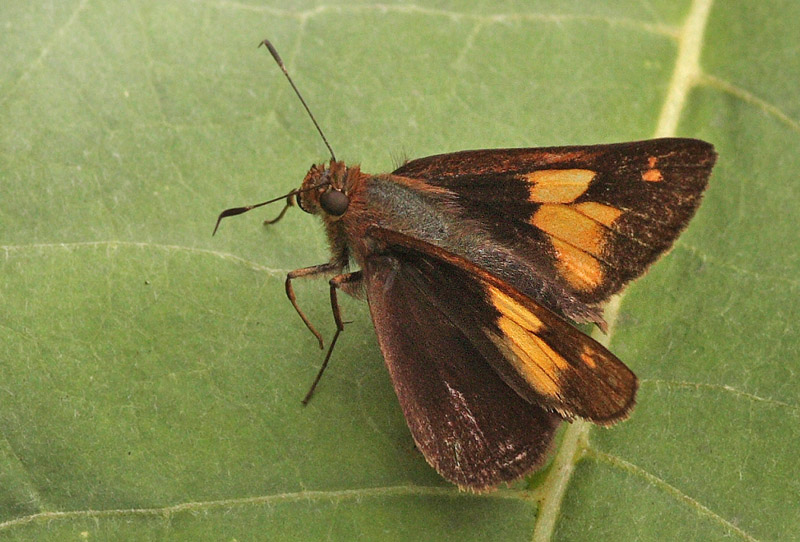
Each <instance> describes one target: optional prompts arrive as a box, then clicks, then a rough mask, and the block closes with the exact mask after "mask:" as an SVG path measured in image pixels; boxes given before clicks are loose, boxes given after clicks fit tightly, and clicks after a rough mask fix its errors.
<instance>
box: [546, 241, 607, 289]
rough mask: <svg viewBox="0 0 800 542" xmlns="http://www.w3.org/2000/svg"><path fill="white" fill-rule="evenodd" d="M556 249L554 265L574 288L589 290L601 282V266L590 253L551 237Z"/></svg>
mask: <svg viewBox="0 0 800 542" xmlns="http://www.w3.org/2000/svg"><path fill="white" fill-rule="evenodd" d="M550 241H551V242H552V243H553V248H554V249H555V251H556V266H557V268H558V270H559V272H560V273H561V275H562V276H563V277H564V278H565V279H566V280H567V282H569V284H570V285H571V286H572V287H573V288H575V289H576V290H581V291H584V292H591V291H592V290H594V289H595V288H597V287H598V286H600V284H602V282H603V266H602V264H601V263H600V262H599V261H598V260H597V259H596V258H594V256H592V255H591V254H587V253H586V252H584V251H582V250H580V249H578V248H576V247H574V246H572V245H570V244H568V243H565V242H564V241H561V240H559V239H556V238H554V237H551V239H550Z"/></svg>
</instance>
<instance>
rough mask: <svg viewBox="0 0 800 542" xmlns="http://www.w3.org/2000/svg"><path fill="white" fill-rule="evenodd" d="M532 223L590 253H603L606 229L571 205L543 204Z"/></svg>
mask: <svg viewBox="0 0 800 542" xmlns="http://www.w3.org/2000/svg"><path fill="white" fill-rule="evenodd" d="M531 224H533V225H534V226H536V227H537V228H539V229H540V230H542V231H543V232H546V233H549V234H550V235H551V236H552V237H554V238H556V239H560V240H561V241H565V242H567V243H569V244H570V245H573V246H575V247H577V248H579V249H581V250H583V251H585V252H588V253H589V254H593V255H595V256H600V255H601V253H602V250H603V238H604V236H605V230H604V229H603V227H602V226H601V225H600V224H598V223H597V222H595V221H594V220H592V219H591V218H589V217H588V216H586V215H584V214H581V213H580V212H578V211H577V210H576V209H575V208H573V207H572V206H570V205H558V204H545V205H542V206H541V207H539V209H538V210H537V211H536V213H534V215H533V217H532V218H531Z"/></svg>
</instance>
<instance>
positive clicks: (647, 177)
mask: <svg viewBox="0 0 800 542" xmlns="http://www.w3.org/2000/svg"><path fill="white" fill-rule="evenodd" d="M656 162H658V158H656V157H655V156H651V157H650V158H649V159H648V161H647V165H648V166H650V169H648V170H647V171H645V172H644V173H642V180H644V181H647V182H650V183H657V182H660V181H663V180H664V176H663V175H661V172H660V171H659V170H658V169H656Z"/></svg>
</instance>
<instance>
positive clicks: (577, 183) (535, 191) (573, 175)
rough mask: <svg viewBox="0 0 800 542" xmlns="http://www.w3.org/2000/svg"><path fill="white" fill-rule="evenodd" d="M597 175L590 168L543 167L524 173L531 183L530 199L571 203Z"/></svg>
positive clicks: (539, 201)
mask: <svg viewBox="0 0 800 542" xmlns="http://www.w3.org/2000/svg"><path fill="white" fill-rule="evenodd" d="M596 175H597V173H596V172H594V171H592V170H589V169H543V170H539V171H533V172H531V173H528V174H527V175H524V176H523V178H524V179H525V181H527V182H528V183H530V185H531V186H530V189H529V190H530V195H529V197H528V200H529V201H532V202H534V203H570V202H573V201H575V199H577V198H578V197H579V196H580V195H581V194H583V193H584V192H586V189H587V188H589V183H591V182H592V179H594V178H595V176H596Z"/></svg>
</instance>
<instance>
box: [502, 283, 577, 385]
mask: <svg viewBox="0 0 800 542" xmlns="http://www.w3.org/2000/svg"><path fill="white" fill-rule="evenodd" d="M488 293H489V297H490V300H491V302H492V304H493V305H494V307H495V308H496V309H497V310H498V311H499V312H500V317H499V318H498V320H497V327H498V328H500V331H501V335H497V334H495V333H489V334H488V335H489V338H490V339H491V340H492V342H494V343H495V345H496V346H497V347H498V348H499V349H500V351H501V352H504V353H505V355H506V356H507V359H508V360H509V361H510V362H511V364H512V365H513V367H514V369H516V371H517V372H518V373H519V374H520V375H521V376H522V377H523V378H524V379H525V381H526V382H528V383H529V384H530V385H531V386H532V387H533V388H534V389H536V391H537V392H539V393H541V394H542V395H545V396H549V397H558V396H559V395H560V390H561V386H560V385H559V383H558V373H559V372H561V371H563V370H566V369H568V368H569V363H568V362H567V360H565V359H564V358H563V357H562V356H561V355H559V354H558V353H557V352H556V351H555V350H553V349H552V348H551V347H550V346H549V345H548V344H547V343H546V342H545V341H544V340H542V339H541V337H539V336H538V335H537V332H539V331H541V330H542V329H543V328H544V324H543V323H542V321H541V320H539V318H537V317H536V315H534V314H533V313H532V312H531V311H529V310H528V309H527V308H525V307H524V306H523V305H521V304H519V303H517V302H516V301H515V300H514V299H512V298H511V297H509V296H508V295H506V294H505V293H503V292H501V291H500V290H498V289H497V288H494V287H491V286H489V288H488Z"/></svg>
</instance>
